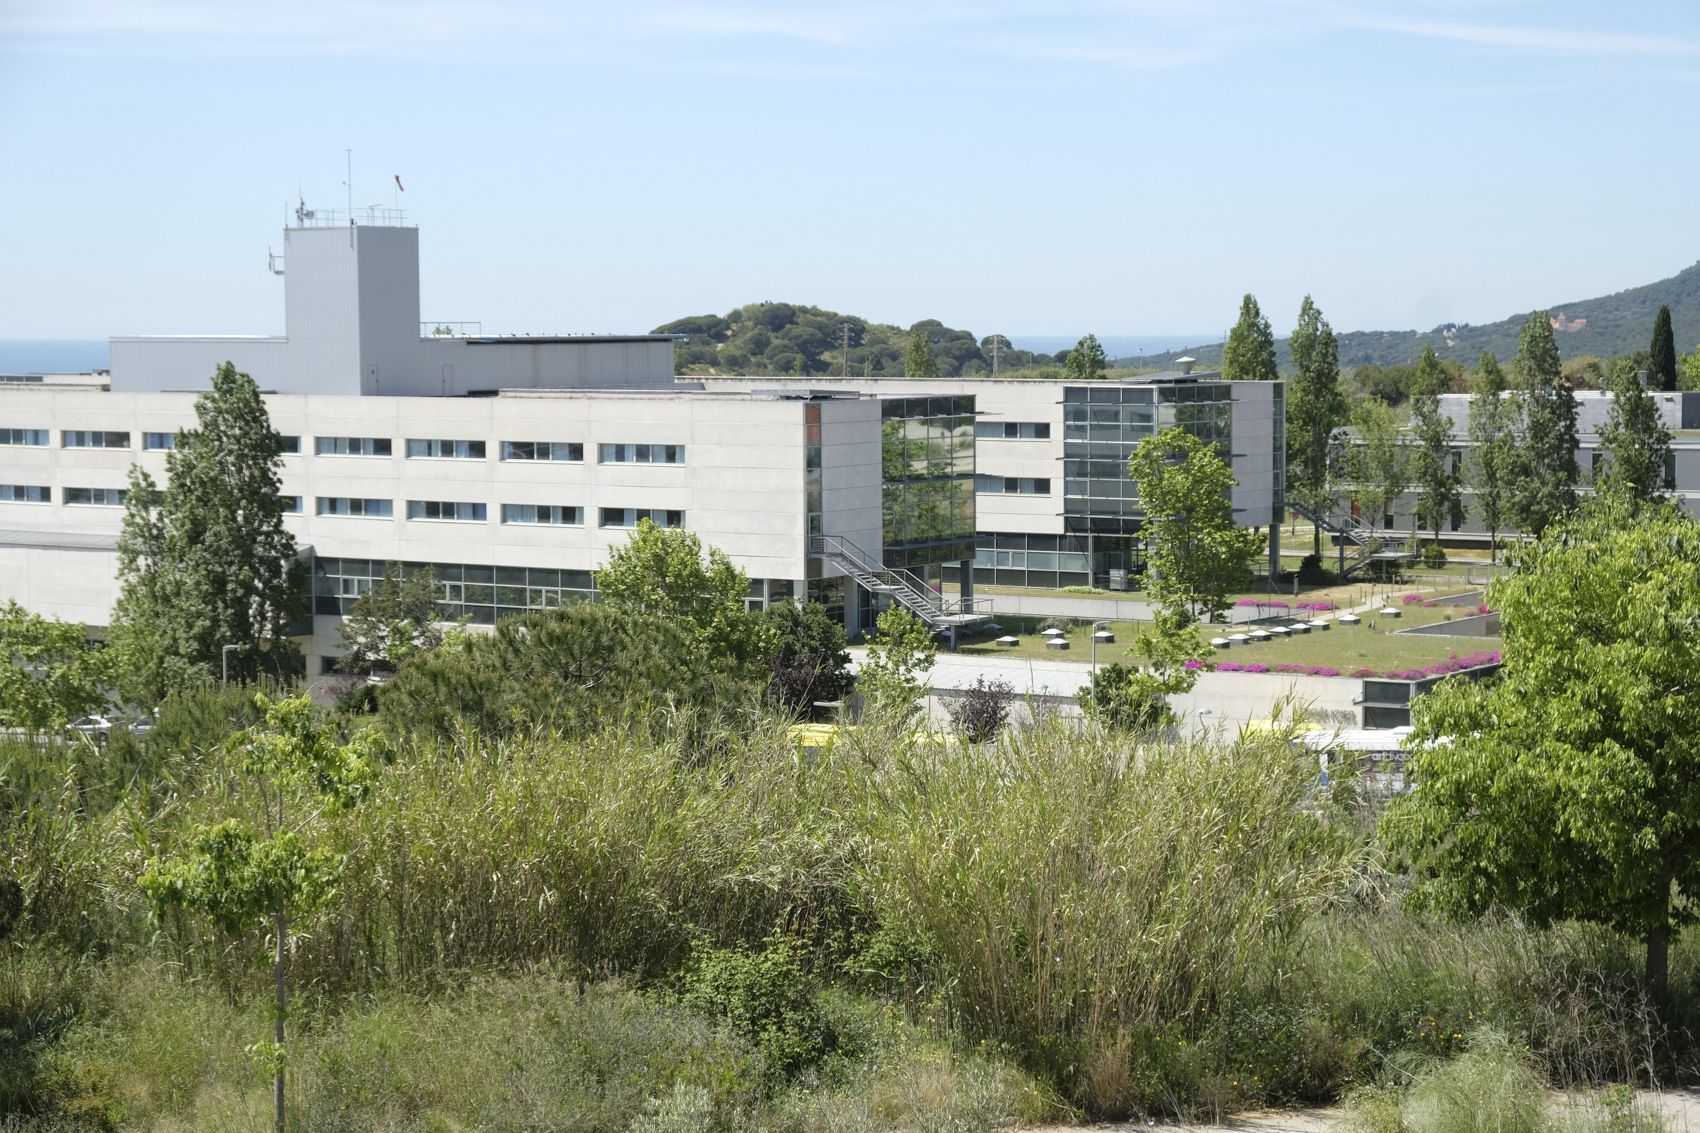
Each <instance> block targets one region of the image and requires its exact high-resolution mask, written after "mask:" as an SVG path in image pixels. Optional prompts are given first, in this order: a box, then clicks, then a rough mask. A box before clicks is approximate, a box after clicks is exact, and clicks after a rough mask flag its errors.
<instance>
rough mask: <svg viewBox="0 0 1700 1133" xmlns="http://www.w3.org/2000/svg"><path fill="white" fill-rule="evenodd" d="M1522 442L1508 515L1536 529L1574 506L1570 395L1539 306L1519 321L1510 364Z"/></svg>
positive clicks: (1549, 327)
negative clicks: (1514, 351)
mask: <svg viewBox="0 0 1700 1133" xmlns="http://www.w3.org/2000/svg"><path fill="white" fill-rule="evenodd" d="M1511 372H1512V378H1513V380H1514V381H1515V383H1516V385H1515V387H1514V389H1515V392H1514V394H1513V399H1514V403H1515V405H1516V414H1517V424H1518V426H1519V427H1520V429H1521V431H1522V443H1521V444H1520V445H1518V446H1517V449H1516V453H1517V460H1516V471H1515V474H1514V476H1513V484H1512V489H1511V519H1512V521H1513V522H1514V523H1515V524H1516V525H1517V526H1518V527H1520V528H1521V529H1522V530H1523V531H1525V532H1527V533H1528V534H1530V535H1537V536H1538V535H1539V534H1540V533H1541V532H1543V531H1545V530H1546V529H1547V528H1548V527H1549V526H1551V525H1552V524H1553V522H1555V521H1556V520H1557V519H1558V518H1559V517H1560V516H1562V515H1564V514H1565V513H1567V512H1570V511H1573V510H1575V507H1576V483H1577V481H1578V479H1579V478H1580V474H1579V473H1578V471H1577V468H1576V395H1575V392H1574V391H1573V390H1572V389H1571V388H1570V383H1569V381H1568V380H1567V379H1566V378H1565V377H1564V374H1563V372H1562V370H1561V369H1560V365H1559V358H1558V343H1557V342H1555V341H1554V340H1553V336H1552V323H1551V321H1550V319H1549V317H1548V315H1547V313H1546V312H1545V311H1536V312H1535V313H1534V314H1532V315H1530V316H1529V318H1528V321H1526V322H1525V323H1524V324H1523V331H1522V334H1521V336H1520V338H1519V341H1518V346H1517V358H1516V360H1515V361H1514V362H1513V363H1512V366H1511Z"/></svg>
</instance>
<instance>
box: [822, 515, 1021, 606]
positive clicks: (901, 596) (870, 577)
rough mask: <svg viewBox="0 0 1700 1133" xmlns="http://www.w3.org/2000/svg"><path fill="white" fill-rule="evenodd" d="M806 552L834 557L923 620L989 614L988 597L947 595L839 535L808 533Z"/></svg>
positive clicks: (845, 568) (866, 584) (838, 563)
mask: <svg viewBox="0 0 1700 1133" xmlns="http://www.w3.org/2000/svg"><path fill="white" fill-rule="evenodd" d="M809 553H810V554H811V555H815V556H819V557H823V558H827V559H831V560H833V561H835V562H836V564H837V565H838V566H839V567H840V568H841V569H843V570H844V571H845V573H847V574H849V575H850V576H851V577H853V578H855V579H856V581H857V582H859V583H861V584H862V585H863V586H866V587H868V588H869V589H871V590H874V589H877V590H884V591H887V592H889V593H891V594H892V596H893V597H895V598H896V599H897V600H898V601H899V602H901V603H902V604H903V605H905V606H907V607H909V609H911V610H912V611H914V612H915V613H917V614H920V615H921V617H922V619H923V620H925V621H928V622H937V621H944V620H947V619H964V618H976V619H978V618H981V617H990V616H991V606H992V603H991V602H990V601H988V600H986V599H983V598H957V599H954V600H953V599H950V598H946V597H945V596H944V595H943V594H941V593H940V592H938V591H936V590H934V589H933V588H932V587H931V586H928V585H927V583H926V582H925V581H924V580H923V579H921V578H919V577H917V576H916V575H915V574H914V573H912V572H910V571H908V570H905V569H903V568H902V567H892V566H887V565H886V564H885V563H883V562H881V561H880V560H879V559H877V558H874V557H873V556H872V555H870V554H868V552H866V551H864V550H863V549H862V548H861V547H858V546H857V545H856V544H855V543H852V542H851V541H850V540H848V539H845V538H844V537H842V536H839V535H813V536H810V538H809Z"/></svg>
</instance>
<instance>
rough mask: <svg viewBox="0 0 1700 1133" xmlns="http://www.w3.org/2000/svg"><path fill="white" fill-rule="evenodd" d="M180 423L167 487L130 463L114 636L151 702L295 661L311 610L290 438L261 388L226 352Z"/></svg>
mask: <svg viewBox="0 0 1700 1133" xmlns="http://www.w3.org/2000/svg"><path fill="white" fill-rule="evenodd" d="M195 417H196V422H197V425H196V427H195V428H193V429H185V430H183V431H182V432H180V433H178V434H177V438H176V443H175V445H174V447H173V448H172V450H171V451H170V452H168V453H167V454H166V458H165V469H166V485H165V487H164V489H159V488H158V487H157V486H156V485H155V484H154V481H153V478H152V477H150V476H149V475H148V474H147V473H146V472H145V471H143V470H141V469H140V468H133V469H132V470H131V475H130V487H129V492H128V495H127V496H126V497H125V514H124V523H123V529H122V532H121V534H120V535H119V540H118V559H119V569H118V576H119V597H118V602H117V606H116V608H115V610H114V613H113V624H112V644H113V648H114V649H115V650H117V656H118V658H119V666H120V684H121V687H122V689H123V691H124V692H125V693H126V695H129V696H131V697H133V698H134V699H137V700H142V701H152V700H157V699H159V698H160V697H163V696H164V695H165V693H167V692H168V691H170V690H172V689H173V688H178V687H182V686H183V685H185V684H191V683H194V682H196V681H206V680H213V679H217V678H218V677H219V676H220V674H221V673H222V671H223V662H224V661H225V659H226V658H225V657H224V655H223V652H224V650H223V647H224V646H226V645H233V646H235V647H236V648H235V649H233V650H231V651H230V654H229V657H228V662H229V672H230V676H231V677H233V678H235V679H237V680H241V681H251V680H253V679H255V678H256V677H258V676H259V675H260V674H262V673H275V674H282V673H285V672H288V671H290V670H291V669H292V668H293V665H294V660H295V651H294V649H293V647H292V645H291V644H290V642H289V638H288V628H289V623H290V622H291V621H292V620H293V619H294V618H295V617H296V616H297V615H298V614H300V613H302V612H304V611H305V597H306V588H305V585H304V583H305V574H304V572H302V570H301V569H300V567H299V564H298V563H297V562H296V559H295V540H294V538H293V537H291V536H290V534H289V532H287V531H285V530H284V527H283V516H284V501H283V496H282V494H281V492H280V488H281V483H280V481H279V478H278V467H279V465H280V463H281V455H282V451H283V450H282V442H281V441H280V439H279V437H278V434H277V432H276V431H275V430H273V429H272V426H271V419H270V417H269V416H268V415H267V413H266V406H265V401H264V400H263V399H262V398H261V396H260V390H259V387H258V386H256V385H255V384H254V379H252V378H250V377H249V376H248V375H247V374H241V373H237V371H236V368H235V367H234V366H232V365H231V364H230V363H228V362H226V363H225V364H224V365H222V366H220V367H219V368H218V371H217V372H216V373H214V374H213V378H212V388H211V389H210V390H208V391H207V392H206V393H203V394H201V396H200V397H198V398H197V399H196V400H195Z"/></svg>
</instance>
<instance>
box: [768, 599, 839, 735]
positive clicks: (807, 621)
mask: <svg viewBox="0 0 1700 1133" xmlns="http://www.w3.org/2000/svg"><path fill="white" fill-rule="evenodd" d="M763 617H764V618H765V619H766V621H767V623H768V625H769V626H771V627H772V630H773V635H774V638H775V640H776V641H777V643H778V644H777V647H776V648H775V651H774V654H773V657H772V659H771V661H770V662H769V677H768V684H767V694H768V698H769V699H770V700H773V701H776V702H778V703H780V704H783V705H785V707H786V708H787V709H789V710H790V711H792V712H794V713H798V714H807V713H808V711H809V710H810V708H811V707H812V706H813V705H815V704H816V703H817V702H820V701H831V700H842V699H843V698H844V697H845V696H847V695H849V693H850V689H851V688H852V687H854V685H855V677H854V676H852V674H851V672H850V653H849V651H848V650H847V649H846V648H845V645H846V642H845V638H844V627H843V626H841V625H839V624H838V623H837V622H835V621H833V620H832V619H831V618H830V617H828V616H827V613H826V609H825V608H824V607H822V606H821V605H820V604H819V603H817V602H781V603H779V604H777V605H775V606H772V607H770V608H769V609H768V610H767V611H765V613H764V614H763Z"/></svg>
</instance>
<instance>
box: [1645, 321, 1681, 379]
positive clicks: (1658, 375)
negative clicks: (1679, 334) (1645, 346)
mask: <svg viewBox="0 0 1700 1133" xmlns="http://www.w3.org/2000/svg"><path fill="white" fill-rule="evenodd" d="M1651 355H1652V358H1651V361H1650V362H1649V363H1648V366H1647V371H1648V373H1647V381H1648V384H1649V385H1651V386H1652V387H1653V388H1654V389H1656V390H1661V391H1663V392H1665V393H1675V392H1676V388H1677V386H1676V334H1675V332H1673V331H1672V330H1671V325H1670V307H1668V306H1661V307H1660V308H1659V313H1658V314H1657V315H1655V316H1654V317H1653V347H1652V351H1651Z"/></svg>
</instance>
